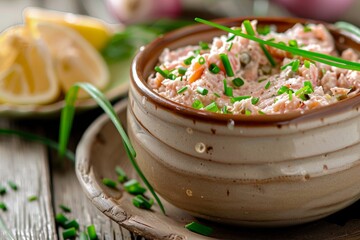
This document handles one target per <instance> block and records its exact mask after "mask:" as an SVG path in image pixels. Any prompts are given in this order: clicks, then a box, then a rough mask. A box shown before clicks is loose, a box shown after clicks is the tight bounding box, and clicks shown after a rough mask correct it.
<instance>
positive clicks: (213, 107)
mask: <svg viewBox="0 0 360 240" xmlns="http://www.w3.org/2000/svg"><path fill="white" fill-rule="evenodd" d="M204 109H205V110H207V111H209V112H218V111H219V108H218V106H217V105H216V102H212V103H210V104H209V105H207V106H206V107H204Z"/></svg>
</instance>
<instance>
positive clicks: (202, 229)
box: [185, 222, 213, 236]
mask: <svg viewBox="0 0 360 240" xmlns="http://www.w3.org/2000/svg"><path fill="white" fill-rule="evenodd" d="M185 228H186V229H188V230H190V231H192V232H195V233H198V234H201V235H204V236H209V235H210V234H211V233H212V232H213V229H212V228H211V227H208V226H205V225H202V224H200V223H197V222H191V223H189V224H186V225H185Z"/></svg>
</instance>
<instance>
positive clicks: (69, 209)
mask: <svg viewBox="0 0 360 240" xmlns="http://www.w3.org/2000/svg"><path fill="white" fill-rule="evenodd" d="M59 208H61V210H63V211H64V212H66V213H70V212H71V208H69V207H68V206H65V205H63V204H60V205H59Z"/></svg>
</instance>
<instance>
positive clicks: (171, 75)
mask: <svg viewBox="0 0 360 240" xmlns="http://www.w3.org/2000/svg"><path fill="white" fill-rule="evenodd" d="M167 78H168V79H171V80H175V79H176V75H175V74H173V73H170V74H169V75H168V77H167Z"/></svg>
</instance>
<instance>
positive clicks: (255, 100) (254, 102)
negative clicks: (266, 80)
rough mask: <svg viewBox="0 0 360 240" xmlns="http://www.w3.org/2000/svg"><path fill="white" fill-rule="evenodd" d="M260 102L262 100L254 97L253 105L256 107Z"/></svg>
mask: <svg viewBox="0 0 360 240" xmlns="http://www.w3.org/2000/svg"><path fill="white" fill-rule="evenodd" d="M259 100H260V98H256V97H252V98H251V103H252V105H256V104H257V103H258V102H259Z"/></svg>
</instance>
